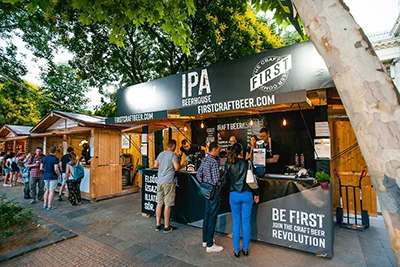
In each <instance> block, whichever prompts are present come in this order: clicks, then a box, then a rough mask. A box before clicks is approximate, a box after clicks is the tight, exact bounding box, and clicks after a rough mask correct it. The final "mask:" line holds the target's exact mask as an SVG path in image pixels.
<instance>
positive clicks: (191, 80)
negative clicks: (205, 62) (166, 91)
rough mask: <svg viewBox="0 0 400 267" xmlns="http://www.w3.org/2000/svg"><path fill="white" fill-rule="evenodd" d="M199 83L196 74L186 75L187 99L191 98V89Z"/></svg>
mask: <svg viewBox="0 0 400 267" xmlns="http://www.w3.org/2000/svg"><path fill="white" fill-rule="evenodd" d="M198 83H199V74H197V72H189V73H188V97H191V96H192V91H193V90H192V88H193V87H195V86H196V85H197V84H198Z"/></svg>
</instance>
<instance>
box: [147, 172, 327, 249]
mask: <svg viewBox="0 0 400 267" xmlns="http://www.w3.org/2000/svg"><path fill="white" fill-rule="evenodd" d="M143 177H144V178H143V187H142V212H143V213H146V214H150V215H154V212H155V205H156V200H154V201H153V198H151V197H150V196H149V195H151V194H156V192H153V189H154V190H157V186H156V185H155V184H154V185H153V182H154V181H155V180H156V177H157V170H151V169H147V170H144V175H143ZM146 177H147V178H146ZM151 177H153V178H151ZM175 183H176V185H177V187H176V198H175V206H174V207H173V209H172V213H171V219H172V220H176V221H177V222H180V223H186V224H189V225H193V226H197V227H202V225H203V217H204V198H203V197H202V196H200V194H199V192H198V191H199V185H200V184H199V182H198V181H197V180H196V174H195V173H185V172H177V175H176V181H175ZM149 186H155V188H153V189H152V188H151V187H149ZM260 193H261V194H260V203H259V204H257V205H253V208H252V214H251V239H253V240H257V241H262V242H267V243H272V244H276V245H279V246H284V247H289V248H294V249H298V250H303V251H307V252H311V253H315V254H322V255H325V256H327V257H332V256H333V210H332V188H330V189H329V190H323V189H321V187H320V186H319V185H318V183H317V182H316V181H315V180H314V179H307V180H304V181H300V180H290V179H285V180H274V179H272V180H270V179H262V180H260ZM146 194H147V196H146ZM152 205H154V209H153V207H152ZM215 230H216V231H218V232H222V233H227V234H230V233H232V215H231V212H230V208H229V192H228V191H227V190H226V189H225V188H223V189H222V190H221V206H220V210H219V215H218V221H217V225H216V228H215Z"/></svg>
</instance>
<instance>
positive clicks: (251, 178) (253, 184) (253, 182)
mask: <svg viewBox="0 0 400 267" xmlns="http://www.w3.org/2000/svg"><path fill="white" fill-rule="evenodd" d="M247 162H248V163H249V167H248V168H247V173H246V183H247V184H248V185H249V186H250V188H251V189H257V188H258V180H257V176H256V175H255V174H254V172H253V163H251V161H250V160H248V161H247Z"/></svg>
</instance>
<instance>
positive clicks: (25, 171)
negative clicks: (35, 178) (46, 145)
mask: <svg viewBox="0 0 400 267" xmlns="http://www.w3.org/2000/svg"><path fill="white" fill-rule="evenodd" d="M31 157H32V154H31V153H28V154H27V155H26V157H25V159H24V161H23V164H24V165H23V167H22V181H23V182H24V199H30V198H31V195H30V189H29V176H30V170H29V168H28V167H26V166H27V165H28V162H29V160H30V159H31Z"/></svg>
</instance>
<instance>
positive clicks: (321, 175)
mask: <svg viewBox="0 0 400 267" xmlns="http://www.w3.org/2000/svg"><path fill="white" fill-rule="evenodd" d="M315 178H317V180H318V182H329V181H330V180H331V176H330V175H329V174H327V173H326V172H324V171H319V172H317V173H316V174H315Z"/></svg>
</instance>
